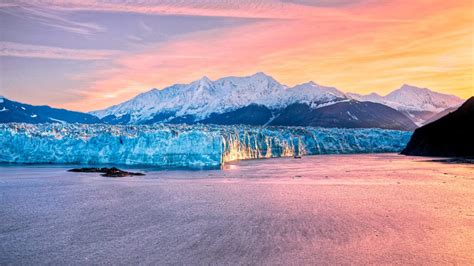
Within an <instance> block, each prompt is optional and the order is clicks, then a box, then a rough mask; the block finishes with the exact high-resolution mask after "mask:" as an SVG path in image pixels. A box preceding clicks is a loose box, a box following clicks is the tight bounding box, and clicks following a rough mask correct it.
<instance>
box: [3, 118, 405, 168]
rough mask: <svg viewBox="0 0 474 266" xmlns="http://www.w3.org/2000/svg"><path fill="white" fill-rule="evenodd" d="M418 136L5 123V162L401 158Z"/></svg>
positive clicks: (196, 163) (183, 163)
mask: <svg viewBox="0 0 474 266" xmlns="http://www.w3.org/2000/svg"><path fill="white" fill-rule="evenodd" d="M411 134H412V133H411V132H406V131H396V130H383V129H341V128H313V127H252V126H241V125H238V126H217V125H165V124H154V125H121V126H112V125H102V124H99V125H97V124H95V125H85V124H36V125H33V124H23V123H11V124H0V147H1V153H0V163H38V164H44V163H56V164H81V165H104V164H115V165H136V166H152V167H210V168H212V167H219V166H221V165H222V164H224V163H226V162H230V161H235V160H245V159H257V158H271V157H285V156H303V155H316V154H341V153H373V152H399V151H400V150H402V149H403V148H404V147H405V145H406V144H407V142H408V141H409V139H410V136H411Z"/></svg>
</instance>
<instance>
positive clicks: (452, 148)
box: [402, 97, 474, 157]
mask: <svg viewBox="0 0 474 266" xmlns="http://www.w3.org/2000/svg"><path fill="white" fill-rule="evenodd" d="M402 154H405V155H416V156H439V157H474V97H471V98H469V99H468V100H467V101H466V102H465V103H464V104H463V105H462V106H461V107H459V108H458V109H457V110H456V111H454V112H452V113H450V114H448V115H446V116H444V117H442V118H440V119H438V120H436V121H434V122H432V123H430V124H427V125H425V126H422V127H420V128H418V129H416V130H415V133H414V134H413V136H412V137H411V139H410V141H409V142H408V144H407V146H406V148H405V149H404V150H403V151H402Z"/></svg>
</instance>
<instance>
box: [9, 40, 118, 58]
mask: <svg viewBox="0 0 474 266" xmlns="http://www.w3.org/2000/svg"><path fill="white" fill-rule="evenodd" d="M115 53H117V52H116V51H112V50H90V49H88V50H79V49H67V48H59V47H52V46H42V45H30V44H22V43H15V42H0V56H13V57H30V58H49V59H65V60H98V59H106V58H109V57H110V56H111V55H113V54H115Z"/></svg>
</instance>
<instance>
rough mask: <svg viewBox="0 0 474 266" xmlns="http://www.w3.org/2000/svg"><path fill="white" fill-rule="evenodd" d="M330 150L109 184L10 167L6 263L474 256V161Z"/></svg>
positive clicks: (2, 223)
mask: <svg viewBox="0 0 474 266" xmlns="http://www.w3.org/2000/svg"><path fill="white" fill-rule="evenodd" d="M429 160H430V159H429V158H420V157H404V156H399V155H395V154H365V155H324V156H308V157H304V158H302V159H293V158H281V159H268V160H253V161H241V162H236V163H231V164H226V165H225V166H224V168H223V169H221V170H205V171H185V170H165V171H151V170H150V169H144V170H145V171H146V172H147V175H146V176H143V177H141V176H137V177H126V178H115V179H114V178H105V177H102V176H100V175H99V174H87V173H69V172H67V171H66V170H67V169H68V168H67V167H64V166H63V167H48V166H41V167H38V166H4V167H0V264H9V263H11V264H138V263H140V264H318V263H319V264H321V263H327V264H335V263H338V264H340V263H342V264H368V263H369V264H380V263H396V264H407V263H415V264H447V263H461V264H469V263H474V252H473V251H474V246H473V244H472V243H474V174H473V173H474V166H473V165H469V164H446V163H439V162H431V161H429Z"/></svg>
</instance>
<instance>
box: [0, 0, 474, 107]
mask: <svg viewBox="0 0 474 266" xmlns="http://www.w3.org/2000/svg"><path fill="white" fill-rule="evenodd" d="M130 2H131V1H127V2H125V1H111V2H105V1H91V0H79V1H75V0H72V1H58V0H44V1H38V2H37V1H34V0H30V1H8V0H0V95H3V96H4V97H7V98H9V99H12V100H16V101H20V102H25V103H29V104H34V105H45V104H47V105H51V106H54V107H61V108H67V109H71V110H78V111H92V110H98V109H102V108H105V107H108V106H111V105H113V104H117V103H120V102H123V101H125V100H128V99H130V98H132V97H134V96H136V95H137V94H139V93H141V92H144V91H148V90H150V89H152V88H158V89H163V88H165V87H167V86H170V85H172V84H175V83H189V82H191V81H193V80H196V79H199V78H201V77H202V76H207V77H209V78H210V79H218V78H221V77H224V76H247V75H251V74H254V73H256V72H265V73H266V74H268V75H270V76H272V77H274V78H275V79H276V80H278V81H279V82H281V83H283V84H286V85H288V86H293V85H296V84H299V83H304V82H307V81H314V82H316V83H318V84H321V85H325V86H334V87H337V88H338V89H340V90H342V91H344V92H355V93H361V94H366V93H371V92H377V93H379V94H381V95H385V94H387V93H389V92H390V91H392V90H394V89H397V88H399V87H400V86H401V85H403V84H410V85H415V86H418V87H426V88H430V89H432V90H434V91H438V92H441V93H447V94H454V95H457V96H459V97H461V98H465V99H466V98H468V97H470V96H472V95H474V80H473V76H474V6H473V5H474V4H473V3H474V2H473V1H472V0H450V1H446V0H255V1H248V0H242V1H238V0H181V1H172V0H164V1H150V0H141V1H135V2H137V3H130Z"/></svg>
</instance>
